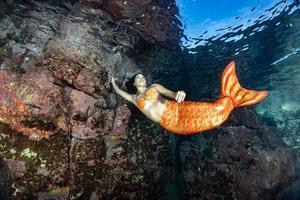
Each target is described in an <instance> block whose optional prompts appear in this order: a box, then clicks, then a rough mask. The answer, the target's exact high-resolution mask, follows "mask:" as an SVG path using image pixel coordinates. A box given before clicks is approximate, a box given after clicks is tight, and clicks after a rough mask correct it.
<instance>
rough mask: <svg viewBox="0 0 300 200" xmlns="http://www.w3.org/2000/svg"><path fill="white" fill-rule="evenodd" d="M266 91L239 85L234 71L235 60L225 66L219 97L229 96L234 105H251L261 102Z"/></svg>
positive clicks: (266, 93)
mask: <svg viewBox="0 0 300 200" xmlns="http://www.w3.org/2000/svg"><path fill="white" fill-rule="evenodd" d="M268 93H269V92H268V91H255V90H247V89H245V88H243V87H241V85H240V83H239V80H238V79H237V76H236V73H235V62H234V61H231V62H230V63H229V64H228V65H227V67H226V68H225V70H224V72H223V74H222V79H221V97H230V98H231V99H232V101H233V105H234V107H241V106H247V105H252V104H256V103H259V102H261V101H262V100H263V99H264V98H265V97H266V96H267V95H268Z"/></svg>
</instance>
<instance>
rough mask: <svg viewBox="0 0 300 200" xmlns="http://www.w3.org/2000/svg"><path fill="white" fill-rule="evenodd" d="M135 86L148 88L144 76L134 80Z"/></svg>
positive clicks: (137, 76)
mask: <svg viewBox="0 0 300 200" xmlns="http://www.w3.org/2000/svg"><path fill="white" fill-rule="evenodd" d="M134 85H135V86H136V87H138V86H144V87H146V86H147V82H146V79H145V77H144V76H143V74H138V75H136V77H135V79H134Z"/></svg>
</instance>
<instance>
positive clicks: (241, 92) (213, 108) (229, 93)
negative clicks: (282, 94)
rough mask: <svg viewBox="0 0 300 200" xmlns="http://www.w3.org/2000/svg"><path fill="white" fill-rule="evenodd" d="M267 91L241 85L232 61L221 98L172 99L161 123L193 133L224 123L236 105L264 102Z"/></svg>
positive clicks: (224, 79) (186, 132) (180, 131)
mask: <svg viewBox="0 0 300 200" xmlns="http://www.w3.org/2000/svg"><path fill="white" fill-rule="evenodd" d="M267 95H268V92H267V91H255V90H247V89H245V88H243V87H241V86H240V84H239V81H238V79H237V76H236V73H235V63H234V61H232V62H230V63H229V64H228V65H227V67H226V68H225V70H224V72H223V74H222V78H221V94H220V98H219V99H218V100H217V101H215V102H214V103H208V102H192V101H184V102H181V103H178V102H176V101H172V100H170V101H168V102H167V107H166V109H165V111H164V113H163V115H162V118H161V120H160V125H161V126H162V127H163V128H164V129H166V130H168V131H170V132H173V133H177V134H181V135H190V134H194V133H198V132H201V131H205V130H208V129H212V128H215V127H217V126H219V125H221V124H222V123H223V122H224V121H225V120H226V119H227V118H228V116H229V114H230V112H231V111H232V110H233V108H235V107H241V106H247V105H252V104H256V103H259V102H261V101H262V100H263V99H264V98H265V97H266V96H267Z"/></svg>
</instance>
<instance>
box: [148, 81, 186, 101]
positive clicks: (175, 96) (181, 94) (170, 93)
mask: <svg viewBox="0 0 300 200" xmlns="http://www.w3.org/2000/svg"><path fill="white" fill-rule="evenodd" d="M151 86H152V87H155V88H156V89H157V91H158V92H159V93H161V94H162V95H164V96H167V97H170V98H172V99H175V100H176V101H178V102H182V101H184V98H185V92H184V91H182V90H180V91H178V92H173V91H171V90H169V89H167V88H165V87H164V86H162V85H160V84H156V83H154V84H152V85H151Z"/></svg>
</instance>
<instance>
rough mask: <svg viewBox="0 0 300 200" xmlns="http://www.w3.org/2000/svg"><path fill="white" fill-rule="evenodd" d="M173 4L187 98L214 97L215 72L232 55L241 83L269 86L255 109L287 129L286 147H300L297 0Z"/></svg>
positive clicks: (188, 0) (261, 87) (180, 1)
mask: <svg viewBox="0 0 300 200" xmlns="http://www.w3.org/2000/svg"><path fill="white" fill-rule="evenodd" d="M177 4H178V6H179V17H180V19H181V20H182V22H183V24H184V34H185V36H186V37H184V38H183V40H182V48H183V49H185V51H186V52H187V56H186V58H185V60H184V61H183V67H182V68H181V69H180V71H181V74H182V73H183V74H184V75H185V77H186V80H187V81H186V82H185V84H184V85H185V88H187V92H188V94H189V95H188V96H189V98H190V99H194V100H199V98H203V99H205V98H207V99H212V98H214V97H216V96H218V93H219V91H218V90H219V87H218V85H219V78H220V73H221V72H222V70H223V69H224V67H225V65H226V64H227V63H228V62H229V61H231V60H235V61H236V64H237V74H238V77H239V80H240V82H241V84H242V85H243V86H245V87H247V88H251V89H257V90H268V91H270V95H269V96H268V98H267V99H266V100H265V101H263V103H261V104H259V105H258V106H256V110H257V112H258V113H259V114H260V115H261V116H263V117H265V119H266V120H267V121H268V123H270V125H274V126H277V127H278V128H280V129H281V130H282V132H288V134H283V136H282V137H283V140H284V141H285V143H286V144H287V145H288V146H290V147H291V148H300V128H299V124H300V119H299V115H300V114H299V113H300V101H299V99H300V84H299V83H300V12H299V9H300V7H299V2H298V1H276V0H267V1H259V0H257V1H238V0H230V1H226V2H221V3H220V2H218V1H215V0H211V1H202V0H177ZM200 82H201V87H199V83H200ZM214 85H216V86H215V87H214ZM290 133H292V136H291V134H290Z"/></svg>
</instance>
